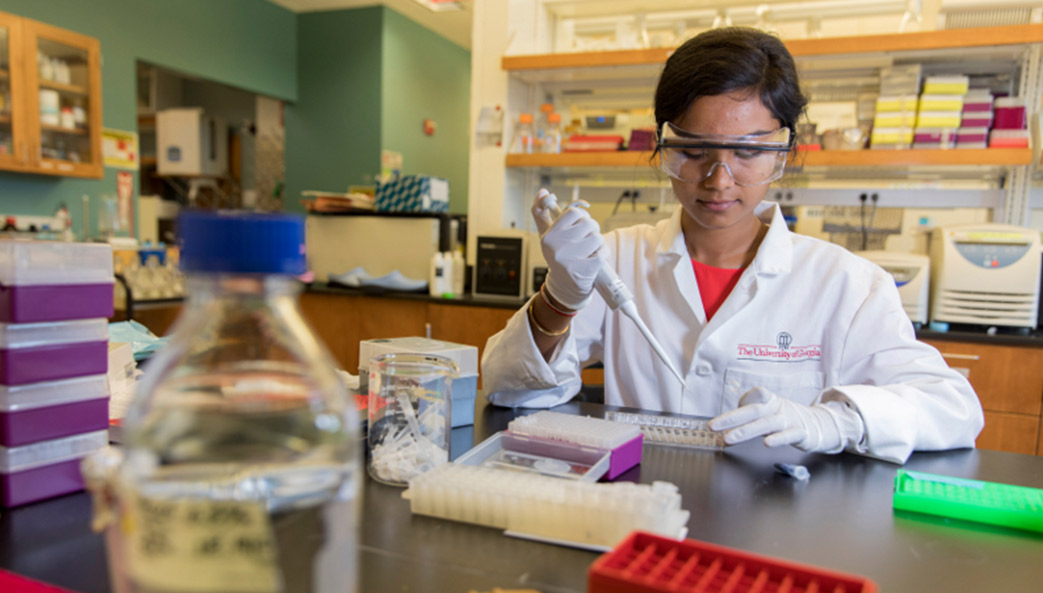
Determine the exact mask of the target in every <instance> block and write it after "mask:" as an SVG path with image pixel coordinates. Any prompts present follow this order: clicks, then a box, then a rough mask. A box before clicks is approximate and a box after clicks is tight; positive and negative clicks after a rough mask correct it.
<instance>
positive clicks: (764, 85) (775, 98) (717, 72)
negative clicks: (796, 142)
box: [655, 27, 808, 138]
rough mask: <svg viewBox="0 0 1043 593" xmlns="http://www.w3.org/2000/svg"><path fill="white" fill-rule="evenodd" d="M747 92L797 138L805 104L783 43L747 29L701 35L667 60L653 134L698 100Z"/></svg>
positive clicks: (716, 30)
mask: <svg viewBox="0 0 1043 593" xmlns="http://www.w3.org/2000/svg"><path fill="white" fill-rule="evenodd" d="M747 89H748V90H750V91H751V92H754V93H756V94H757V95H758V96H759V97H760V100H761V102H762V103H764V106H765V107H767V108H768V110H769V111H771V113H772V115H773V116H775V118H776V119H778V120H779V121H780V122H781V123H782V125H783V126H784V127H787V128H789V129H790V133H791V134H792V137H794V138H795V137H796V132H797V119H799V118H800V115H801V114H802V113H803V112H804V107H805V106H806V105H807V103H808V100H807V98H806V97H805V96H804V94H803V93H802V92H801V91H800V84H799V82H798V81H797V68H796V65H795V64H794V63H793V56H791V55H790V53H789V50H787V49H786V46H785V45H783V43H782V41H781V40H780V39H779V38H778V37H775V36H774V35H770V34H768V33H765V32H763V31H759V30H757V29H753V28H750V27H725V28H721V29H711V30H709V31H704V32H703V33H700V34H698V35H696V36H695V37H692V38H691V39H689V40H688V41H686V42H684V44H683V45H681V47H679V48H677V50H676V51H674V53H673V54H672V55H671V56H670V58H669V59H667V60H666V66H665V67H664V68H663V73H662V74H661V75H660V76H659V84H658V85H656V91H655V120H656V129H659V127H660V126H662V125H663V122H667V121H676V120H677V119H678V118H679V117H681V116H682V115H684V113H685V112H686V111H687V110H688V107H689V106H690V105H691V104H692V102H693V101H695V100H696V99H698V98H699V97H706V96H713V95H723V94H725V93H730V92H733V91H741V90H747Z"/></svg>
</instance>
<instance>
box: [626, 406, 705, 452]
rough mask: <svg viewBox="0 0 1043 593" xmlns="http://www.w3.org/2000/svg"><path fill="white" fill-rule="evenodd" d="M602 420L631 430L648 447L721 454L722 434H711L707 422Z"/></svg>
mask: <svg viewBox="0 0 1043 593" xmlns="http://www.w3.org/2000/svg"><path fill="white" fill-rule="evenodd" d="M605 419H606V420H609V421H612V422H618V423H620V424H623V425H627V426H633V427H636V428H638V429H639V430H640V431H641V434H642V435H643V436H644V437H645V440H647V441H648V442H650V443H655V444H661V445H677V446H680V447H692V448H696V449H711V450H715V451H722V450H724V448H725V442H724V434H723V433H720V432H716V431H713V430H710V426H709V419H706V418H683V417H679V416H660V415H657V414H636V413H632V412H616V411H606V412H605Z"/></svg>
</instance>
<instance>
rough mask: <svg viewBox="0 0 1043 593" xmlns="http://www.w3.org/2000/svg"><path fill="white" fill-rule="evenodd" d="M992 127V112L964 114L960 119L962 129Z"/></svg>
mask: <svg viewBox="0 0 1043 593" xmlns="http://www.w3.org/2000/svg"><path fill="white" fill-rule="evenodd" d="M990 126H992V112H991V111H990V112H988V113H967V112H966V111H965V112H963V117H962V118H960V127H961V128H988V127H990Z"/></svg>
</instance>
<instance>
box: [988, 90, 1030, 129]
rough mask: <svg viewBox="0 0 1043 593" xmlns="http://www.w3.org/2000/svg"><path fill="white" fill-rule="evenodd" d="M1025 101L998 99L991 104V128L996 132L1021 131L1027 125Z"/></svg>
mask: <svg viewBox="0 0 1043 593" xmlns="http://www.w3.org/2000/svg"><path fill="white" fill-rule="evenodd" d="M1027 121H1028V120H1027V118H1026V111H1025V100H1024V99H1018V98H1016V97H1000V98H998V99H996V101H995V103H993V111H992V127H993V128H995V129H998V130H1021V129H1024V128H1025V125H1026V123H1027Z"/></svg>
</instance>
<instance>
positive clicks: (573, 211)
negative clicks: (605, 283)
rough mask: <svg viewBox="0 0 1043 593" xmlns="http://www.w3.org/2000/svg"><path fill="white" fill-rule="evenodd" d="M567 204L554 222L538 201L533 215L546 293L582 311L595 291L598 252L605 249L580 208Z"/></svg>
mask: <svg viewBox="0 0 1043 593" xmlns="http://www.w3.org/2000/svg"><path fill="white" fill-rule="evenodd" d="M575 204H576V205H570V206H569V207H567V208H565V210H564V212H562V214H561V216H559V217H558V219H557V220H553V219H552V217H551V215H550V213H549V212H548V211H547V209H546V208H544V207H543V206H542V204H541V203H540V200H539V199H537V200H536V201H535V202H534V203H533V206H532V216H533V218H534V219H536V226H537V228H539V231H540V247H541V249H542V250H543V257H544V258H545V259H546V260H547V279H546V283H547V292H549V293H550V294H551V296H552V297H554V300H556V301H558V302H559V303H561V304H562V305H564V306H566V307H568V308H569V309H572V310H573V311H575V310H579V309H582V308H583V306H584V305H586V304H587V302H588V301H589V300H590V296H591V294H592V293H593V292H594V279H595V278H597V275H598V270H600V269H601V259H600V256H599V254H598V252H599V251H600V250H601V249H602V248H603V247H604V246H605V239H604V237H602V236H601V227H600V226H598V223H597V222H596V221H595V220H594V219H593V218H591V217H590V213H588V212H587V211H586V210H584V209H583V208H579V207H577V205H578V204H580V202H576V203H575Z"/></svg>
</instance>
